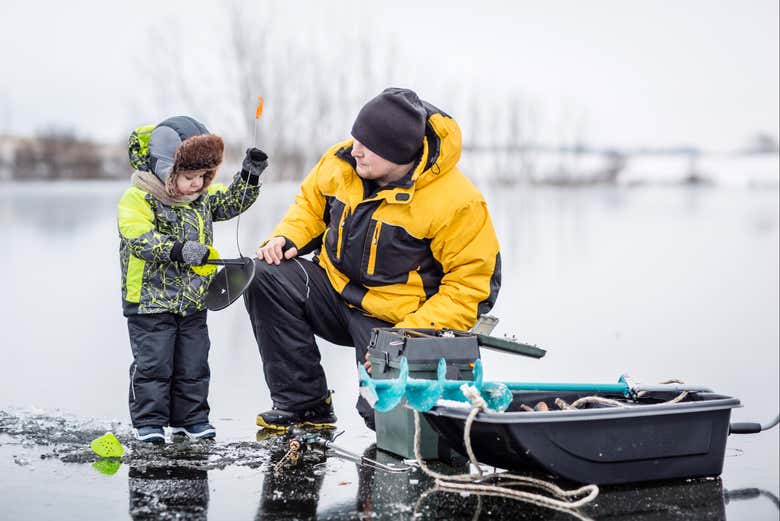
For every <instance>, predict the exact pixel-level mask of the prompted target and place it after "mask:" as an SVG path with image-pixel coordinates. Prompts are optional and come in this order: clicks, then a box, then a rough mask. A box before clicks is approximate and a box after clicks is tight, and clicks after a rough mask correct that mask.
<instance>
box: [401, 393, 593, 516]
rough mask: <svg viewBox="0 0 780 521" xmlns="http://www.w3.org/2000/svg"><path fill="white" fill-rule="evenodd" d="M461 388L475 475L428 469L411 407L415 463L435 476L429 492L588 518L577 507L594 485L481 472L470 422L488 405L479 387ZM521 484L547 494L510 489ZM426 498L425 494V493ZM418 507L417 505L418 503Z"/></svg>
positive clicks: (417, 419)
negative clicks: (571, 485) (466, 402)
mask: <svg viewBox="0 0 780 521" xmlns="http://www.w3.org/2000/svg"><path fill="white" fill-rule="evenodd" d="M461 391H462V392H463V394H464V395H465V396H466V397H467V398H468V399H469V401H470V402H471V405H472V409H471V412H470V413H469V416H468V418H467V419H466V424H465V426H464V430H463V445H464V446H465V448H466V452H467V453H468V455H469V460H470V461H471V464H472V465H474V466H475V467H476V468H477V471H478V473H477V474H471V473H467V474H455V475H448V474H440V473H438V472H435V471H433V470H431V469H430V468H428V466H427V465H426V464H425V462H424V461H423V459H422V455H421V453H420V438H421V435H420V431H421V429H420V413H419V412H418V411H417V410H414V455H415V458H416V459H417V464H418V465H420V468H421V469H422V471H423V472H424V473H425V474H427V475H428V476H430V477H432V478H433V479H434V481H435V487H434V489H432V491H433V490H441V491H444V492H459V493H460V492H471V493H474V494H477V497H479V495H485V496H495V497H504V498H508V499H515V500H518V501H523V502H525V503H529V504H531V505H536V506H539V507H542V508H549V509H552V510H557V511H559V512H564V513H566V514H569V515H571V516H574V517H576V518H577V519H581V520H587V519H588V518H587V517H585V516H583V515H582V514H580V513H579V512H577V510H576V509H578V508H580V507H582V506H584V505H587V504H588V503H590V502H591V501H593V500H594V499H596V496H598V493H599V488H598V486H596V485H593V484H591V485H585V486H583V487H580V488H578V489H574V490H563V489H562V488H560V487H558V486H557V485H555V484H554V483H550V482H548V481H544V480H542V479H536V478H531V477H528V476H520V475H517V474H510V473H506V472H503V473H502V472H492V473H488V474H485V473H484V471H483V470H482V467H481V466H480V464H479V462H478V461H477V458H476V456H475V455H474V451H473V449H472V447H471V425H472V423H473V422H474V419H475V418H476V417H477V415H478V414H479V413H480V412H481V411H483V410H485V409H486V408H487V404H486V403H485V400H484V398H482V396H481V395H480V393H479V390H478V389H476V388H475V387H473V386H469V385H467V384H464V385H463V386H461ZM488 480H494V481H496V482H502V483H503V486H501V485H497V484H492V483H486V481H488ZM521 486H526V487H528V488H532V489H536V490H541V491H543V492H546V493H547V494H548V495H544V494H539V493H534V492H526V491H523V490H516V489H515V488H512V487H521ZM551 496H552V497H551ZM425 497H427V495H426V496H425ZM574 498H579V499H574ZM417 506H419V502H418V505H417ZM417 506H416V507H415V509H416V508H417Z"/></svg>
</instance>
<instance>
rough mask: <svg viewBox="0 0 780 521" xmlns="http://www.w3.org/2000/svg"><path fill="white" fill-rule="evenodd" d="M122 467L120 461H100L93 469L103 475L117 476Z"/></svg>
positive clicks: (94, 464) (93, 465)
mask: <svg viewBox="0 0 780 521" xmlns="http://www.w3.org/2000/svg"><path fill="white" fill-rule="evenodd" d="M121 466H122V462H121V461H119V460H118V459H113V458H112V459H99V460H97V461H96V462H95V463H93V464H92V468H93V469H95V470H97V471H98V472H100V473H101V474H106V475H107V476H110V475H112V474H116V471H117V470H119V467H121Z"/></svg>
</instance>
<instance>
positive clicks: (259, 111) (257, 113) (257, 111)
mask: <svg viewBox="0 0 780 521" xmlns="http://www.w3.org/2000/svg"><path fill="white" fill-rule="evenodd" d="M262 114H263V98H262V97H261V96H258V97H257V108H256V109H255V124H254V130H253V131H252V147H253V148H257V127H259V126H260V125H259V123H260V116H261V115H262ZM257 183H258V184H257V188H258V190H259V189H260V187H261V186H263V183H262V181H260V180H259V179H258V182H257ZM248 187H249V174H247V180H246V181H245V182H244V190H243V191H242V192H241V202H240V203H239V207H238V208H239V213H238V216H237V217H236V250H238V256H239V257H240V258H243V257H244V254H243V253H242V252H241V244H240V243H239V240H238V229H239V226H240V224H241V214H242V213H243V209H244V200H245V199H246V189H247V188H248Z"/></svg>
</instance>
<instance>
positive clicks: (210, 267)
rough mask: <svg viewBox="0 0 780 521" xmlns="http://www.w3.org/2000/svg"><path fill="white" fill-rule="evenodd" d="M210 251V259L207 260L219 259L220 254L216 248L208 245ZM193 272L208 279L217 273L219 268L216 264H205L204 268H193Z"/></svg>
mask: <svg viewBox="0 0 780 521" xmlns="http://www.w3.org/2000/svg"><path fill="white" fill-rule="evenodd" d="M206 246H207V247H208V249H209V258H208V259H207V260H216V259H219V252H218V251H217V249H216V248H215V247H214V246H209V245H206ZM192 271H194V272H195V273H197V274H198V275H200V276H201V277H208V276H210V275H212V274H213V273H214V272H215V271H217V267H216V266H215V265H214V264H204V265H202V266H192Z"/></svg>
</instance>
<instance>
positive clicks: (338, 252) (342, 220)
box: [336, 207, 351, 260]
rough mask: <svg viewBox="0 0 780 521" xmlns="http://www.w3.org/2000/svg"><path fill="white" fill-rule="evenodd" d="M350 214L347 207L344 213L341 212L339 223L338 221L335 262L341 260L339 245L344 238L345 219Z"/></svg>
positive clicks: (340, 246) (349, 209)
mask: <svg viewBox="0 0 780 521" xmlns="http://www.w3.org/2000/svg"><path fill="white" fill-rule="evenodd" d="M350 213H351V208H349V207H346V208H344V211H343V212H341V221H339V235H338V239H337V240H336V260H341V250H342V244H341V243H342V241H343V237H344V225H345V224H347V218H349V215H350Z"/></svg>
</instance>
